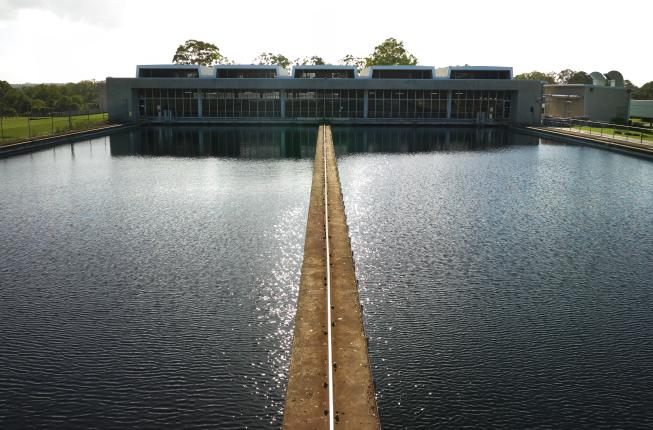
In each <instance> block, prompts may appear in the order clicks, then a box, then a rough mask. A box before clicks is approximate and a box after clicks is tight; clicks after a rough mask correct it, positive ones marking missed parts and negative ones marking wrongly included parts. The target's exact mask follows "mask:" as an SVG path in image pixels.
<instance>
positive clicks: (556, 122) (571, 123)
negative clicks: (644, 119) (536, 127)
mask: <svg viewBox="0 0 653 430" xmlns="http://www.w3.org/2000/svg"><path fill="white" fill-rule="evenodd" d="M542 123H543V125H545V126H551V127H561V128H568V129H569V131H572V128H575V127H580V128H581V130H580V132H582V133H587V134H590V135H597V136H601V137H612V138H613V139H621V140H627V141H639V142H640V143H642V144H644V143H646V144H653V129H649V128H643V127H634V126H630V125H621V124H612V123H607V122H601V121H592V120H585V119H578V118H564V117H545V118H544V119H543V120H542ZM583 127H587V128H588V130H587V131H584V130H583V129H582V128H583ZM592 129H598V130H592ZM604 129H608V130H605V131H604ZM634 133H637V134H634ZM645 136H646V137H650V138H651V142H648V141H646V142H645V139H644V137H645ZM646 140H648V139H646Z"/></svg>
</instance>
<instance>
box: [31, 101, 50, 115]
mask: <svg viewBox="0 0 653 430" xmlns="http://www.w3.org/2000/svg"><path fill="white" fill-rule="evenodd" d="M47 110H48V106H47V105H46V104H45V102H44V101H43V100H41V99H33V100H32V115H43V114H44V113H45V112H46V111H47Z"/></svg>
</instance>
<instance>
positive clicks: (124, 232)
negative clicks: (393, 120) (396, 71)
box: [0, 128, 316, 429]
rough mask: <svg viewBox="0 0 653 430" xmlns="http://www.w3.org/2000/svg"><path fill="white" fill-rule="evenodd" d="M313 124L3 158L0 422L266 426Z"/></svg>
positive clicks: (272, 410)
mask: <svg viewBox="0 0 653 430" xmlns="http://www.w3.org/2000/svg"><path fill="white" fill-rule="evenodd" d="M315 133H316V130H315V129H314V128H310V129H302V128H299V129H297V128H295V129H283V128H244V129H243V128H238V129H236V128H215V129H209V128H205V129H200V130H197V129H194V130H193V129H183V128H179V129H165V128H162V129H145V130H142V131H138V132H134V133H130V134H123V135H114V136H111V138H106V139H105V138H103V139H97V140H93V141H90V142H83V143H76V144H74V145H65V146H59V147H57V148H55V149H51V150H46V151H42V152H37V153H34V154H31V155H24V156H19V157H14V158H10V159H6V160H0V195H1V198H0V214H1V215H2V221H1V222H2V224H1V225H0V233H1V234H0V238H1V241H2V242H1V245H0V428H2V429H25V428H66V429H72V428H84V429H86V428H103V429H104V428H118V429H124V428H157V429H159V428H175V429H177V428H220V429H241V428H278V427H279V425H280V418H281V415H280V414H281V412H282V407H283V395H284V391H285V383H286V377H287V375H286V373H287V368H288V364H289V362H288V360H289V352H290V344H291V334H292V329H293V326H292V319H293V317H294V313H295V301H296V294H297V288H298V280H299V270H300V264H301V257H302V248H303V239H304V229H305V226H306V212H307V206H308V196H309V190H310V181H311V174H312V173H311V169H312V161H311V160H310V157H312V156H313V153H314V150H315V146H314V145H315V143H314V142H315V135H316V134H315Z"/></svg>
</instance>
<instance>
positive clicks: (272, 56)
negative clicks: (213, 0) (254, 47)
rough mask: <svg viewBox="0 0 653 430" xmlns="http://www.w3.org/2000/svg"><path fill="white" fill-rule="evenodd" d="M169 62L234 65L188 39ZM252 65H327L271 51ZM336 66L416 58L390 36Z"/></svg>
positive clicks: (387, 63)
mask: <svg viewBox="0 0 653 430" xmlns="http://www.w3.org/2000/svg"><path fill="white" fill-rule="evenodd" d="M172 62H173V63H177V64H197V65H200V66H210V65H213V64H233V62H232V61H231V60H229V58H227V57H225V56H224V55H222V54H221V53H220V48H218V47H217V46H216V45H215V44H213V43H208V42H203V41H201V40H195V39H190V40H187V41H186V42H185V43H183V44H181V45H179V47H178V48H177V51H176V52H175V55H174V56H173V57H172ZM253 62H254V63H255V64H267V65H276V66H281V67H283V68H288V67H290V66H292V65H322V64H326V63H325V61H324V59H323V58H322V57H321V56H319V55H312V56H310V57H304V58H295V59H294V60H291V59H290V58H289V57H286V56H285V55H283V54H279V53H274V52H262V53H261V54H259V55H258V56H257V57H256V58H254V60H253ZM339 64H342V65H346V66H355V67H356V68H357V69H358V70H362V69H363V68H364V67H368V66H394V65H409V66H414V65H416V64H417V57H415V56H414V55H413V54H411V53H410V52H408V51H407V50H406V48H405V47H404V42H403V41H400V40H397V39H395V38H394V37H389V38H387V39H386V40H384V41H383V42H381V43H380V44H379V45H377V46H375V47H374V50H373V51H372V53H371V54H370V55H368V56H367V57H356V56H354V55H352V54H347V55H345V56H344V57H342V58H341V59H340V62H339Z"/></svg>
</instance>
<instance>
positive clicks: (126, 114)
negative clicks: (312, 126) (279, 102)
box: [107, 78, 542, 124]
mask: <svg viewBox="0 0 653 430" xmlns="http://www.w3.org/2000/svg"><path fill="white" fill-rule="evenodd" d="M141 88H169V89H174V88H181V89H203V90H211V89H216V90H217V89H243V90H247V89H250V90H260V89H266V90H285V89H288V90H291V89H343V90H347V89H352V90H355V89H358V90H384V89H385V90H387V89H399V90H440V91H451V90H495V91H512V92H514V96H513V102H512V107H511V109H512V120H513V121H514V122H517V123H523V124H539V122H540V105H541V99H542V84H541V82H539V81H526V80H488V79H176V78H107V95H108V112H109V121H110V122H112V123H116V122H126V121H135V120H138V119H139V118H138V100H137V91H138V89H141ZM250 121H251V119H250ZM423 121H424V122H428V121H427V120H423ZM351 122H356V120H352V121H351Z"/></svg>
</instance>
